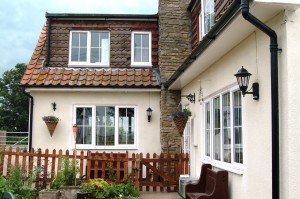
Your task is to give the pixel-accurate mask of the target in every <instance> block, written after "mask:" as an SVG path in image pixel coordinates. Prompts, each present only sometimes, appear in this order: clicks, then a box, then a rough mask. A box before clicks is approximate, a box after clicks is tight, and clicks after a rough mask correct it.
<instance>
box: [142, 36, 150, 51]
mask: <svg viewBox="0 0 300 199" xmlns="http://www.w3.org/2000/svg"><path fill="white" fill-rule="evenodd" d="M142 47H143V48H146V49H149V35H148V34H143V35H142Z"/></svg>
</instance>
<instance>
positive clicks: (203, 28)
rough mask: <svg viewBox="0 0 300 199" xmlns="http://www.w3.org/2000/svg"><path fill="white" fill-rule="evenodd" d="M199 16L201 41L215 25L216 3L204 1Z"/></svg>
mask: <svg viewBox="0 0 300 199" xmlns="http://www.w3.org/2000/svg"><path fill="white" fill-rule="evenodd" d="M201 5H202V6H201V11H200V15H199V23H200V24H199V28H200V30H199V31H200V34H199V35H200V39H201V38H202V37H203V36H204V35H206V34H207V33H208V32H209V31H210V29H211V28H212V26H213V25H214V24H215V10H214V7H215V3H214V0H202V4H201Z"/></svg>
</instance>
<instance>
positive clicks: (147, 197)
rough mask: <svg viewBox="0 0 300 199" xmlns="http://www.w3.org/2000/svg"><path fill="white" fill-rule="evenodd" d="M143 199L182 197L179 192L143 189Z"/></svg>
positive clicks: (141, 196)
mask: <svg viewBox="0 0 300 199" xmlns="http://www.w3.org/2000/svg"><path fill="white" fill-rule="evenodd" d="M140 198H141V199H180V196H179V195H178V193H177V192H170V193H169V192H151V191H142V192H140Z"/></svg>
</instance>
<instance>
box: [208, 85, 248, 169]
mask: <svg viewBox="0 0 300 199" xmlns="http://www.w3.org/2000/svg"><path fill="white" fill-rule="evenodd" d="M204 160H205V161H207V162H211V163H213V164H215V165H220V166H221V167H222V166H224V167H225V168H233V169H242V166H243V128H242V99H241V92H240V90H239V89H238V88H237V87H234V88H232V89H230V90H226V91H224V92H221V93H220V94H218V95H215V96H213V97H212V98H210V99H207V100H206V101H205V103H204Z"/></svg>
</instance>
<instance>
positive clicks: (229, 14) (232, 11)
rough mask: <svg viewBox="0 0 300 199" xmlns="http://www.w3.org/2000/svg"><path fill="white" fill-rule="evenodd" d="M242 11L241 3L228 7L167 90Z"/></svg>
mask: <svg viewBox="0 0 300 199" xmlns="http://www.w3.org/2000/svg"><path fill="white" fill-rule="evenodd" d="M239 9H240V3H239V2H237V1H233V2H232V4H231V5H230V6H229V7H228V9H227V10H226V12H225V13H224V14H223V16H222V17H221V18H220V19H219V20H218V21H217V23H216V24H215V25H214V26H213V27H212V29H211V30H210V31H209V33H208V34H206V35H205V36H204V37H203V39H202V41H201V42H200V43H199V44H198V46H197V47H196V48H195V49H194V50H193V52H192V53H191V54H190V56H188V58H186V59H185V60H184V62H183V63H182V64H181V65H180V66H179V68H178V69H177V70H176V71H175V72H174V73H173V74H172V76H171V77H170V78H169V79H168V80H167V81H166V82H165V83H163V82H162V84H163V86H164V87H165V88H168V87H170V86H171V85H172V84H173V83H174V82H175V81H176V80H177V78H179V77H180V76H181V74H182V73H183V72H184V71H185V70H186V69H187V68H189V67H190V65H192V63H193V62H194V61H195V60H196V58H197V57H198V56H200V55H201V54H202V53H203V52H204V51H205V50H206V48H207V47H209V46H210V44H211V43H212V42H213V41H214V40H215V39H216V37H217V36H218V35H219V34H220V33H221V32H222V31H223V29H224V28H225V27H226V26H227V24H228V23H230V21H231V20H232V19H233V18H234V17H235V16H236V15H237V14H238V11H239Z"/></svg>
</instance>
